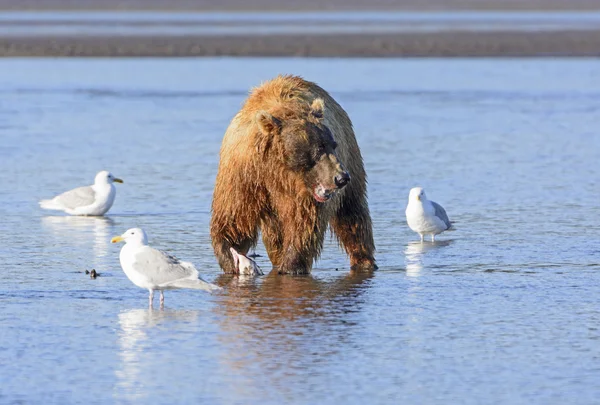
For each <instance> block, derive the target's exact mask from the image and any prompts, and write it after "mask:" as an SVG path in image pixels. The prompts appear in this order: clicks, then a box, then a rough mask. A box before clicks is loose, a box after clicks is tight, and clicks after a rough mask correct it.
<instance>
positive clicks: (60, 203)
mask: <svg viewBox="0 0 600 405" xmlns="http://www.w3.org/2000/svg"><path fill="white" fill-rule="evenodd" d="M115 182H116V183H123V180H121V179H118V178H116V177H115V176H113V175H112V173H110V172H107V171H106V170H103V171H101V172H99V173H98V174H97V175H96V178H95V179H94V184H93V185H91V186H85V187H78V188H75V189H73V190H70V191H67V192H64V193H62V194H60V195H58V196H56V197H54V198H53V199H51V200H42V201H40V207H42V208H44V209H46V210H58V211H64V212H66V213H67V214H70V215H90V216H102V215H104V214H106V213H107V212H108V210H109V209H110V207H112V205H113V202H114V201H115V195H116V194H117V190H116V188H115V185H114V184H113V183H115Z"/></svg>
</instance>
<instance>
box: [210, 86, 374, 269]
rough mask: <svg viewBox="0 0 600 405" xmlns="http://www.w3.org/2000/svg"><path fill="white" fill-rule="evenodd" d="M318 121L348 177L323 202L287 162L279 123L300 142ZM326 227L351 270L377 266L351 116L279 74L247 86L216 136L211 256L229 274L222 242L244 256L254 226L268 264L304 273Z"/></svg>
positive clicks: (321, 93) (318, 93)
mask: <svg viewBox="0 0 600 405" xmlns="http://www.w3.org/2000/svg"><path fill="white" fill-rule="evenodd" d="M319 114H321V116H319ZM323 124H324V125H325V126H326V127H327V128H328V129H329V130H330V131H331V134H332V135H333V138H334V139H335V142H337V149H336V150H335V155H336V156H337V158H338V159H339V161H340V162H341V164H343V165H344V167H345V169H346V170H347V172H348V173H349V174H350V176H351V180H350V182H349V183H348V185H347V186H346V187H344V188H342V189H341V190H340V191H338V192H337V193H336V194H335V195H334V196H333V197H332V198H331V199H330V200H329V201H327V202H325V203H318V202H317V201H316V200H315V199H314V197H313V193H312V190H311V189H310V188H309V187H307V181H309V180H307V174H306V173H304V172H301V171H294V170H290V167H289V164H286V162H289V160H290V156H289V155H290V154H289V153H287V152H286V148H285V142H284V141H283V140H282V137H281V131H282V127H283V126H285V127H286V131H287V133H288V134H289V133H290V131H291V132H292V133H293V134H294V136H296V138H295V139H293V141H294V142H296V141H297V142H298V144H299V145H300V147H304V146H302V145H303V144H302V140H304V141H305V142H309V141H310V139H314V136H312V135H314V131H317V132H318V131H319V128H322V125H323ZM315 125H316V126H315ZM319 125H321V127H319ZM311 131H312V132H311ZM311 134H312V135H311ZM286 139H288V140H289V135H288V138H286ZM307 147H308V146H307ZM286 159H287V160H286ZM334 160H335V159H334ZM329 163H330V164H331V162H329ZM334 163H335V162H334ZM338 167H339V166H338ZM328 225H330V226H331V229H332V231H333V232H334V233H335V235H336V236H337V238H338V240H339V242H340V245H341V246H342V247H343V248H344V249H345V251H346V252H347V254H348V255H349V256H350V264H351V267H352V268H353V269H365V270H372V269H374V268H376V266H375V260H374V256H373V255H374V250H375V247H374V243H373V234H372V227H371V218H370V215H369V209H368V205H367V197H366V174H365V171H364V167H363V161H362V156H361V154H360V150H359V148H358V144H357V142H356V138H355V136H354V131H353V129H352V123H351V121H350V118H349V117H348V115H347V114H346V112H345V111H344V110H343V109H342V107H341V106H340V105H339V104H338V103H337V102H336V101H335V100H334V99H333V98H332V97H331V96H330V95H329V94H328V93H327V92H326V91H325V90H323V89H322V88H320V87H319V86H317V85H316V84H314V83H311V82H308V81H305V80H303V79H302V78H300V77H296V76H278V77H276V78H275V79H273V80H271V81H269V82H266V83H264V84H262V85H261V86H259V87H257V88H255V89H253V90H252V91H251V94H250V96H249V97H248V99H247V100H246V102H245V104H244V106H243V107H242V109H241V110H240V112H239V113H238V114H237V115H236V116H235V117H234V118H233V120H232V121H231V123H230V125H229V127H228V129H227V131H226V133H225V136H224V138H223V143H222V146H221V152H220V162H219V171H218V174H217V180H216V185H215V190H214V195H213V202H212V218H211V226H210V228H211V237H212V243H213V248H214V250H215V255H216V256H217V258H218V260H219V264H220V266H221V267H222V268H223V270H224V271H225V272H226V273H233V272H235V271H236V270H235V267H234V263H233V259H232V257H231V254H230V253H229V248H230V247H234V248H235V249H236V250H238V251H239V252H241V253H243V254H246V253H247V252H248V250H249V249H250V248H251V247H252V246H254V245H256V243H257V241H258V232H259V229H260V231H261V232H262V239H263V243H264V244H265V247H266V249H267V253H268V255H269V259H270V260H271V263H272V264H273V266H274V268H276V269H278V271H279V272H280V273H290V274H303V273H308V272H310V269H311V268H312V264H313V262H314V260H315V259H317V258H318V257H319V255H320V252H321V249H322V247H323V239H324V235H325V232H326V230H327V226H328Z"/></svg>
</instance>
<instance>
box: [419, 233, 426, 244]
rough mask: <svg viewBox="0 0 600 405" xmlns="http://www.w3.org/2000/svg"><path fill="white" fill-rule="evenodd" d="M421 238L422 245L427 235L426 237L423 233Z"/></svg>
mask: <svg viewBox="0 0 600 405" xmlns="http://www.w3.org/2000/svg"><path fill="white" fill-rule="evenodd" d="M419 236H420V237H421V243H423V242H424V240H425V235H424V234H422V233H420V234H419Z"/></svg>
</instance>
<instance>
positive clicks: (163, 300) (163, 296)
mask: <svg viewBox="0 0 600 405" xmlns="http://www.w3.org/2000/svg"><path fill="white" fill-rule="evenodd" d="M164 306H165V293H164V292H163V290H160V307H161V308H164Z"/></svg>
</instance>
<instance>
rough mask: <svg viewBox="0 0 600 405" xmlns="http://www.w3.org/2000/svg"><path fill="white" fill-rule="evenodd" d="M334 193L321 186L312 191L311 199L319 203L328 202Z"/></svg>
mask: <svg viewBox="0 0 600 405" xmlns="http://www.w3.org/2000/svg"><path fill="white" fill-rule="evenodd" d="M334 193H335V190H331V189H327V188H325V187H323V185H321V184H319V185H318V186H316V187H315V188H314V189H313V197H314V198H315V200H317V201H318V202H320V203H324V202H327V201H329V200H330V199H331V197H332V196H333V194H334Z"/></svg>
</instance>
